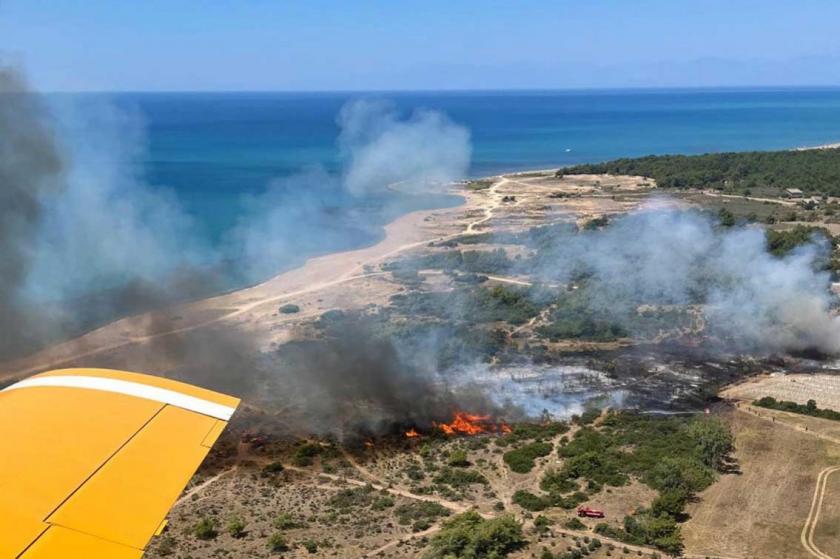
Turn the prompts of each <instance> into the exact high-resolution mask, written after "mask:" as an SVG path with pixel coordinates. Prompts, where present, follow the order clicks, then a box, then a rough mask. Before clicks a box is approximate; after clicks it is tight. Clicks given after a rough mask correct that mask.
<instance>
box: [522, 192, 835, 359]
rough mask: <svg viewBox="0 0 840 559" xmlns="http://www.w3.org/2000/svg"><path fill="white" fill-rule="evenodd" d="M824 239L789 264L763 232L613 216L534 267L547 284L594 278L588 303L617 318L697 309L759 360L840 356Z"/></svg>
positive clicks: (689, 214)
mask: <svg viewBox="0 0 840 559" xmlns="http://www.w3.org/2000/svg"><path fill="white" fill-rule="evenodd" d="M828 249H829V247H828V246H827V243H826V242H825V241H824V240H821V239H819V238H816V237H815V238H814V240H813V242H811V243H808V244H806V245H803V246H800V247H798V248H797V249H795V250H793V251H792V252H791V253H790V254H788V255H786V256H784V257H781V258H780V257H776V256H774V255H772V254H770V252H769V251H768V248H767V241H766V236H765V233H764V230H763V229H762V228H761V227H758V226H743V227H734V228H722V227H719V226H718V225H717V220H716V219H715V218H713V217H711V216H709V215H707V214H703V213H701V212H698V211H691V210H688V211H687V210H679V209H673V208H671V209H669V208H667V207H663V205H661V204H654V205H652V207H649V208H643V209H641V210H639V211H636V212H632V213H630V214H627V215H625V216H622V217H619V218H616V219H614V220H613V221H612V223H611V224H610V225H609V226H607V227H605V228H604V229H602V230H597V231H588V232H583V233H580V234H571V235H560V236H558V237H557V238H555V239H553V240H552V242H551V243H550V246H549V247H548V248H547V250H545V251H544V253H543V254H542V255H541V257H540V258H539V262H537V263H536V268H535V270H534V271H535V272H536V273H537V274H538V276H541V277H543V278H544V279H550V280H552V281H560V282H564V283H566V282H573V281H574V280H575V277H577V276H580V275H584V276H586V277H587V278H588V279H587V280H586V283H587V296H588V297H589V300H588V304H589V305H590V306H592V307H593V308H598V309H603V310H606V311H607V312H609V313H612V315H613V316H614V317H615V318H616V320H622V319H623V318H631V317H633V316H634V315H635V314H636V313H637V311H638V307H639V306H640V305H649V304H653V305H681V306H684V305H695V306H698V307H699V308H700V309H701V311H702V315H703V317H704V319H705V323H706V332H707V333H708V334H711V335H712V336H715V337H716V338H717V341H718V342H720V343H722V344H725V345H727V346H729V347H731V348H734V349H739V350H744V351H754V352H759V353H783V352H789V351H800V350H819V351H821V352H823V353H827V354H837V353H838V352H840V320H839V319H838V318H837V317H836V316H834V315H833V314H832V312H831V308H832V304H833V302H834V297H833V296H832V294H831V292H830V290H829V287H830V281H831V278H830V275H829V273H828V272H826V271H823V270H821V269H820V263H822V262H825V261H826V257H827V254H828Z"/></svg>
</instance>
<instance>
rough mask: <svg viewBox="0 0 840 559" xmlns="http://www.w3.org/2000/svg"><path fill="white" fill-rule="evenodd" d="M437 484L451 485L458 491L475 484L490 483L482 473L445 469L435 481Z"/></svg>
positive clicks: (460, 469)
mask: <svg viewBox="0 0 840 559" xmlns="http://www.w3.org/2000/svg"><path fill="white" fill-rule="evenodd" d="M432 481H434V482H435V483H441V484H444V485H449V486H450V487H454V488H457V489H460V488H463V487H466V486H468V485H470V484H473V483H480V484H482V485H487V484H488V483H489V482H488V481H487V478H486V477H484V476H483V475H482V474H481V473H480V472H476V471H475V470H464V469H462V468H443V469H442V470H441V471H440V473H438V474H437V475H436V476H435V477H434V478H433V479H432Z"/></svg>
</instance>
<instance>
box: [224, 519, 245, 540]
mask: <svg viewBox="0 0 840 559" xmlns="http://www.w3.org/2000/svg"><path fill="white" fill-rule="evenodd" d="M246 526H247V525H246V524H245V521H244V520H242V518H241V517H239V516H231V517H230V520H228V523H227V533H228V534H230V535H231V536H232V537H234V538H241V537H242V536H244V535H245V527H246Z"/></svg>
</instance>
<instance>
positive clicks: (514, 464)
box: [502, 442, 553, 474]
mask: <svg viewBox="0 0 840 559" xmlns="http://www.w3.org/2000/svg"><path fill="white" fill-rule="evenodd" d="M552 448H553V447H552V445H551V443H546V442H533V443H530V444H526V445H525V446H522V447H519V448H516V449H514V450H509V451H507V452H505V454H504V456H503V457H502V458H503V459H504V461H505V464H507V465H508V467H510V469H511V470H513V471H514V472H516V473H519V474H527V473H528V472H530V471H531V470H532V469H533V468H534V460H535V459H536V458H541V457H543V456H548V455H549V454H551V450H552Z"/></svg>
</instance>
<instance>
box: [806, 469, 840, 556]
mask: <svg viewBox="0 0 840 559" xmlns="http://www.w3.org/2000/svg"><path fill="white" fill-rule="evenodd" d="M837 471H840V466H831V467H828V468H825V469H824V470H822V471H821V472H820V475H819V476H818V477H817V486H816V487H815V488H814V498H813V499H812V500H811V512H810V513H809V514H808V518H807V520H805V526H803V527H802V536H801V541H802V546H803V547H804V548H805V549H806V550H807V551H808V553H810V554H811V555H813V556H814V557H817V559H834V557H832V556H831V555H828V554H827V553H825V552H823V551H820V549H819V548H818V547H817V545H816V544H815V543H814V531H815V530H816V529H817V524H818V523H819V520H820V512H822V505H823V499H824V498H825V486H826V483H827V482H828V478H829V476H830V475H831V474H833V473H834V472H837Z"/></svg>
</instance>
